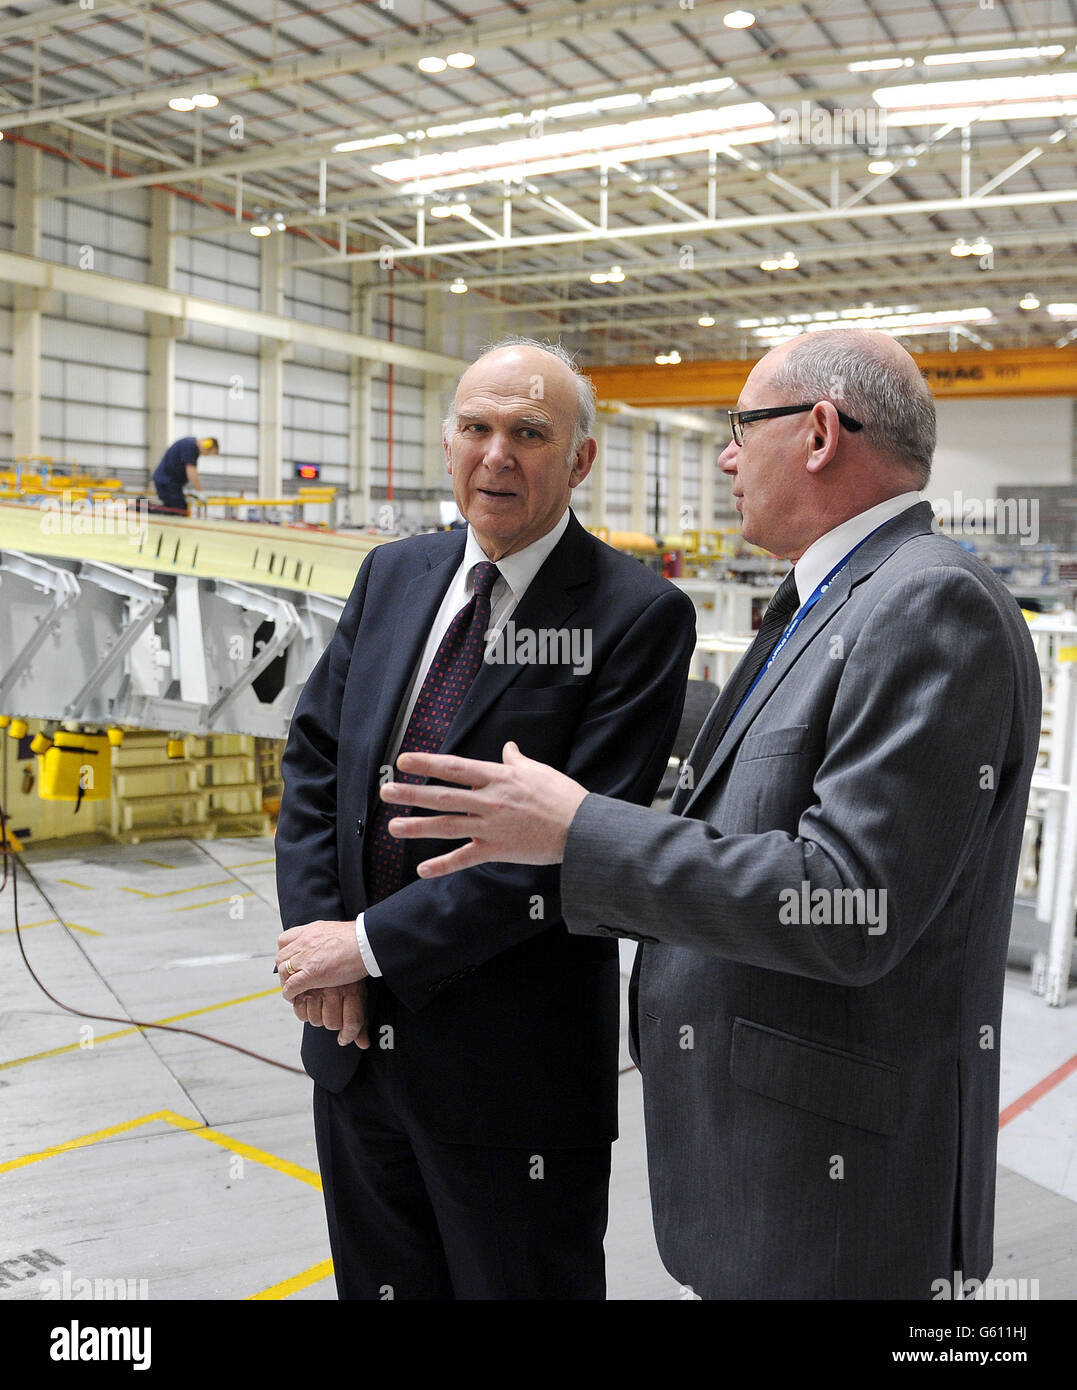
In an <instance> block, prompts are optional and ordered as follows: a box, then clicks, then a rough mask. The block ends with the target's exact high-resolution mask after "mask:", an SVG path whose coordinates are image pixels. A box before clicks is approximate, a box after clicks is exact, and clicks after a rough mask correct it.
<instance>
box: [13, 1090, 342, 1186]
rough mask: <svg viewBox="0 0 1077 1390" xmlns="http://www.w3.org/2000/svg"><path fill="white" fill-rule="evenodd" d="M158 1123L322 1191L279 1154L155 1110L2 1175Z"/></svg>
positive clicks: (27, 1157)
mask: <svg viewBox="0 0 1077 1390" xmlns="http://www.w3.org/2000/svg"><path fill="white" fill-rule="evenodd" d="M157 1120H163V1121H164V1123H165V1124H169V1125H173V1126H174V1127H175V1128H176V1129H182V1130H184V1131H185V1132H186V1133H188V1134H194V1135H195V1136H196V1137H197V1138H199V1139H206V1140H208V1141H209V1142H210V1143H211V1144H219V1145H220V1147H221V1148H222V1149H227V1150H228V1151H229V1153H234V1154H238V1155H239V1156H240V1157H241V1158H249V1159H250V1160H251V1162H252V1163H260V1164H262V1165H263V1167H265V1168H272V1169H273V1171H274V1172H277V1173H283V1174H284V1175H285V1176H286V1177H289V1178H298V1180H299V1181H300V1182H305V1183H306V1184H307V1185H308V1186H309V1187H313V1188H316V1189H317V1190H318V1191H319V1192H320V1191H321V1190H322V1180H321V1178H320V1177H319V1176H318V1174H317V1173H315V1172H312V1171H311V1169H309V1168H301V1167H300V1166H299V1164H298V1163H290V1162H289V1161H288V1159H286V1158H278V1157H277V1156H276V1154H271V1153H267V1152H266V1151H265V1149H256V1148H255V1147H254V1146H253V1145H252V1144H244V1143H243V1142H242V1141H241V1140H239V1139H232V1138H231V1137H230V1136H229V1135H227V1134H223V1133H222V1132H221V1131H220V1130H217V1129H207V1128H206V1127H205V1126H204V1125H203V1124H202V1121H201V1120H192V1119H191V1118H190V1117H189V1116H187V1115H177V1114H176V1112H175V1111H174V1110H155V1111H154V1112H153V1113H152V1114H151V1115H139V1116H138V1118H137V1119H134V1120H123V1121H122V1122H121V1123H120V1124H118V1125H109V1127H108V1128H107V1129H98V1130H95V1131H94V1133H93V1134H82V1135H80V1136H79V1137H78V1138H77V1139H67V1140H65V1141H64V1142H63V1143H62V1144H53V1145H52V1147H51V1148H48V1149H42V1150H41V1151H40V1152H39V1153H36V1154H24V1155H23V1157H22V1158H12V1159H9V1160H8V1162H7V1163H0V1173H10V1172H13V1171H14V1170H15V1169H16V1168H25V1167H27V1166H28V1165H29V1164H31V1163H40V1162H41V1160H42V1159H45V1158H55V1157H56V1155H57V1154H62V1153H70V1152H71V1151H72V1150H73V1149H84V1148H86V1147H87V1146H88V1145H90V1144H97V1143H100V1141H101V1140H102V1139H111V1138H113V1137H114V1136H115V1135H117V1134H126V1133H128V1132H130V1131H131V1130H132V1129H137V1128H138V1127H139V1126H140V1125H149V1124H153V1123H154V1122H155V1121H157Z"/></svg>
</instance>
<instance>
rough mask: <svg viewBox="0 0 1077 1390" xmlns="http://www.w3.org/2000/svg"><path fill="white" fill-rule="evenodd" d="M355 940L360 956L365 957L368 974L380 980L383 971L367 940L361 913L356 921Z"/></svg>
mask: <svg viewBox="0 0 1077 1390" xmlns="http://www.w3.org/2000/svg"><path fill="white" fill-rule="evenodd" d="M355 939H356V941H357V942H358V943H359V954H360V955H361V956H362V957H363V964H364V965H365V966H366V973H367V974H368V975H370V976H371V977H372V978H373V979H375V980H376V979H380V977H381V970H380V968H379V966H378V962H377V958H376V957H375V955H374V949H373V947H372V946H371V944H370V942H369V941H368V940H367V934H366V927H365V926H364V925H363V914H362V913H361V912H360V914H359V916H358V917H357V918H356V919H355Z"/></svg>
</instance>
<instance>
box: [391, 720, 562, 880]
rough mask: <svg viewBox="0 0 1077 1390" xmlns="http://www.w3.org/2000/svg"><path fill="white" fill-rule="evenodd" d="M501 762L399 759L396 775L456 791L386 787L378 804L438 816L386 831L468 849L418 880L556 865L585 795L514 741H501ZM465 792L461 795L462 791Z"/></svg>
mask: <svg viewBox="0 0 1077 1390" xmlns="http://www.w3.org/2000/svg"><path fill="white" fill-rule="evenodd" d="M502 756H503V758H504V760H505V761H504V762H503V763H484V762H478V761H476V760H475V759H474V758H456V757H452V756H448V755H445V754H441V753H402V754H401V755H400V757H399V758H398V759H397V765H398V766H399V768H400V770H401V771H402V772H412V773H416V774H417V775H418V776H420V777H433V778H436V779H438V780H439V781H442V782H456V783H461V784H462V786H458V787H431V786H427V785H421V786H414V785H412V784H411V783H406V784H405V783H400V782H389V783H387V784H386V785H385V786H383V787H382V789H381V798H382V800H383V801H388V802H391V803H392V804H394V805H397V806H422V807H424V808H425V809H427V810H431V811H440V812H442V813H443V814H441V815H437V816H414V817H413V816H397V817H395V818H394V819H393V820H391V821H390V822H389V833H390V834H391V835H395V836H396V837H397V838H398V839H401V840H430V839H433V840H457V839H467V840H469V841H470V843H469V844H466V845H463V846H461V848H460V849H456V850H453V851H452V852H451V853H449V854H443V855H441V856H440V857H438V858H437V859H427V860H425V861H424V862H423V863H422V864H420V865H419V869H418V872H419V877H420V878H440V877H441V875H443V874H451V873H454V872H455V871H456V870H457V869H469V868H471V867H472V865H474V864H488V863H491V862H493V863H499V864H560V862H561V860H562V859H563V858H564V854H565V841H566V839H567V838H568V828H569V826H570V825H571V824H572V818H573V816H574V815H575V814H576V812H577V810H578V809H579V805H580V802H581V801H582V800H583V799H584V797H585V796H586V795H587V790H586V788H585V787H581V786H580V784H579V783H578V782H574V781H573V780H572V778H571V777H566V776H565V775H564V773H562V772H558V771H557V770H556V769H555V768H552V767H547V765H546V764H545V763H539V762H535V761H534V759H532V758H525V757H524V755H523V754H522V753H521V752H520V750H519V748H517V746H516V744H515V743H506V744H505V747H504V749H503V750H502ZM464 788H467V789H468V790H464Z"/></svg>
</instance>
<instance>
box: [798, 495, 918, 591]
mask: <svg viewBox="0 0 1077 1390" xmlns="http://www.w3.org/2000/svg"><path fill="white" fill-rule="evenodd" d="M920 500H921V499H920V494H919V493H918V492H902V493H900V494H899V495H898V496H897V497H888V498H887V499H886V501H885V502H880V503H878V505H877V506H874V507H869V508H868V509H867V511H866V512H861V513H860V515H859V516H851V517H850V518H849V520H848V521H843V522H842V523H841V525H840V526H835V527H834V529H833V530H832V531H827V532H826V534H825V535H823V536H820V537H819V539H818V540H815V541H812V543H811V545H809V546H808V548H807V550H805V552H804V554H803V555H802V556H801V557H800V559H799V560H798V561H797V562H796V565H795V566H794V567H793V573H794V575H795V576H796V583H797V597H798V598H799V599H800V602H801V603H804V602H805V601H806V600H807V599H808V598H810V597H811V595H812V594H813V593H814V592H815V590H816V588H817V586H818V585H819V584H820V583H822V581H823V580H824V579H825V578H826V576H827V575H828V574H829V573H830V571H831V570H832V569H833V568H834V566H835V565H836V564H838V563H840V561H841V560H842V559H844V557H845V556H846V555H848V553H849V551H850V550H852V548H853V547H854V546H855V545H858V544H859V543H860V542H861V541H862V540H864V539H865V538H866V537H867V536H870V535H871V533H872V531H874V530H875V528H876V527H877V526H881V525H882V524H883V522H885V521H892V520H893V518H894V517H895V516H900V515H901V513H902V512H905V511H908V509H909V508H910V507H915V506H916V504H917V502H919V501H920Z"/></svg>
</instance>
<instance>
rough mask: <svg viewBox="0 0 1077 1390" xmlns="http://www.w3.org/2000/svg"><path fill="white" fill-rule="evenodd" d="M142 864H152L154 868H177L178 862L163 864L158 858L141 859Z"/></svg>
mask: <svg viewBox="0 0 1077 1390" xmlns="http://www.w3.org/2000/svg"><path fill="white" fill-rule="evenodd" d="M141 862H142V863H143V864H152V865H153V867H154V868H155V869H178V868H179V865H178V864H165V863H163V862H162V861H161V860H160V859H143V860H142V861H141Z"/></svg>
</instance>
